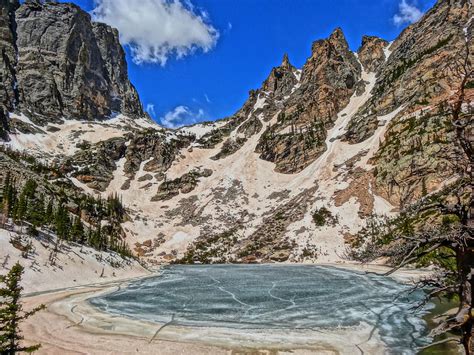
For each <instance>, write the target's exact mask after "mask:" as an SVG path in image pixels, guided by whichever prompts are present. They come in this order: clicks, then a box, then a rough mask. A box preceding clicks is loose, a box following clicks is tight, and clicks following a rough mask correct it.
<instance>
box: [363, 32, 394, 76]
mask: <svg viewBox="0 0 474 355" xmlns="http://www.w3.org/2000/svg"><path fill="white" fill-rule="evenodd" d="M388 45H389V43H388V42H387V41H385V40H383V39H381V38H378V37H374V36H364V37H363V38H362V44H361V46H360V48H359V50H358V51H357V54H358V56H359V61H360V63H361V64H362V66H363V67H364V69H365V70H366V71H367V72H377V71H378V69H380V67H381V65H382V64H384V63H385V60H386V58H385V52H384V49H385V48H387V47H388Z"/></svg>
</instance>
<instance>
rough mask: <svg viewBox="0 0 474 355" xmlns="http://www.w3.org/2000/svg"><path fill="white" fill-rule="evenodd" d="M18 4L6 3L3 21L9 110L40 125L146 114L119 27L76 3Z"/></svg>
mask: <svg viewBox="0 0 474 355" xmlns="http://www.w3.org/2000/svg"><path fill="white" fill-rule="evenodd" d="M18 5H19V4H18V3H17V2H12V1H4V2H3V3H2V17H1V23H0V26H1V29H2V31H1V33H2V38H1V46H2V48H3V51H2V52H3V58H2V63H3V65H2V78H3V80H2V85H3V90H2V93H1V95H2V97H1V99H2V102H3V103H4V106H5V107H6V109H7V110H8V111H12V110H13V109H16V110H18V111H22V112H24V113H26V114H28V116H30V118H31V119H32V120H33V121H34V122H36V123H38V124H45V123H47V122H59V120H60V119H62V118H65V119H80V120H102V119H105V118H108V117H110V116H111V115H113V114H114V113H123V114H125V115H127V116H130V117H141V116H143V115H144V112H143V109H142V105H141V103H140V100H139V97H138V94H137V92H136V90H135V88H134V87H133V85H132V84H131V83H130V81H129V79H128V74H127V63H126V61H125V53H124V50H123V48H122V47H121V45H120V43H119V40H118V31H117V30H115V29H113V28H111V27H110V26H107V25H105V24H101V23H94V22H92V21H91V18H90V15H89V14H87V13H86V12H84V11H83V10H81V9H80V8H79V7H78V6H76V5H73V4H59V3H52V2H48V3H45V4H42V3H40V2H37V1H31V2H26V3H24V4H23V5H21V6H18ZM15 10H16V11H15ZM16 58H18V59H16ZM13 102H16V105H14V104H13Z"/></svg>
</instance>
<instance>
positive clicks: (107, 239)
mask: <svg viewBox="0 0 474 355" xmlns="http://www.w3.org/2000/svg"><path fill="white" fill-rule="evenodd" d="M71 202H72V203H71ZM1 207H2V215H3V221H2V225H3V226H5V224H6V223H7V222H8V219H10V218H11V219H12V220H13V221H14V223H17V224H20V225H22V224H23V223H24V222H28V224H29V227H28V234H30V235H31V236H37V235H38V228H47V229H50V230H52V231H54V232H55V233H56V235H57V236H58V238H59V240H62V241H69V242H75V243H79V244H81V245H87V246H90V247H93V248H94V249H97V250H99V251H106V250H111V251H115V252H117V253H119V254H120V255H122V256H125V257H132V256H133V254H132V251H131V250H130V248H129V247H128V246H127V244H126V243H125V241H124V240H123V238H122V228H121V223H122V222H123V221H124V219H125V208H124V207H123V204H122V201H121V200H120V198H119V196H118V195H117V194H114V195H111V196H109V197H107V199H102V198H100V197H93V196H87V195H79V196H67V195H66V193H65V192H64V190H61V191H60V193H59V194H58V195H55V194H53V195H52V196H47V197H46V196H45V194H44V193H42V192H40V191H39V189H38V184H37V182H36V181H35V180H32V179H29V180H27V181H26V183H25V184H24V185H23V186H22V187H21V188H20V187H19V186H18V184H17V183H16V181H15V179H13V178H12V177H11V174H10V173H9V172H7V174H6V177H5V181H4V185H3V193H2V198H1Z"/></svg>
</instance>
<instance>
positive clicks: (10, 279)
mask: <svg viewBox="0 0 474 355" xmlns="http://www.w3.org/2000/svg"><path fill="white" fill-rule="evenodd" d="M22 274H23V267H22V266H21V265H20V264H19V263H16V264H15V265H14V266H13V267H12V268H11V270H10V271H9V272H8V274H7V275H1V276H0V283H1V284H3V285H4V286H3V287H1V288H0V353H1V354H5V355H11V354H16V353H17V352H28V353H31V352H33V351H36V350H38V349H39V348H40V346H41V345H40V344H36V345H32V346H26V347H24V346H22V345H21V344H20V342H21V340H22V339H23V336H22V335H21V333H20V329H19V326H20V323H21V322H22V321H23V320H25V319H26V318H28V317H30V316H31V315H33V314H35V313H36V312H38V311H39V310H41V309H44V305H41V306H39V307H36V308H35V309H33V310H32V311H30V312H24V311H23V307H22V305H21V302H20V298H21V292H22V290H23V287H22V286H21V285H20V282H21V276H22Z"/></svg>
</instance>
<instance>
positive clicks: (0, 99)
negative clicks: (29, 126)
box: [0, 0, 20, 139]
mask: <svg viewBox="0 0 474 355" xmlns="http://www.w3.org/2000/svg"><path fill="white" fill-rule="evenodd" d="M19 6H20V3H19V1H18V0H1V1H0V53H1V56H0V79H1V80H0V139H5V138H6V130H7V129H8V117H7V116H8V112H9V111H11V110H13V109H14V107H15V105H16V103H17V101H18V92H17V90H16V74H15V65H16V60H17V58H16V53H17V51H16V45H15V42H16V22H15V10H16V9H17V8H18V7H19Z"/></svg>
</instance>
